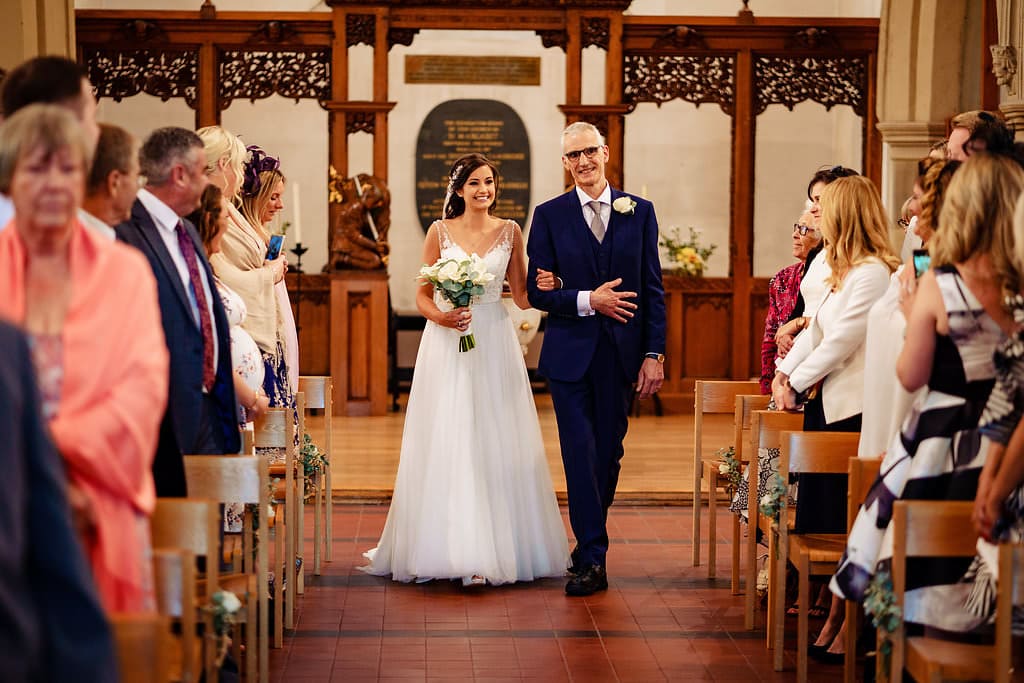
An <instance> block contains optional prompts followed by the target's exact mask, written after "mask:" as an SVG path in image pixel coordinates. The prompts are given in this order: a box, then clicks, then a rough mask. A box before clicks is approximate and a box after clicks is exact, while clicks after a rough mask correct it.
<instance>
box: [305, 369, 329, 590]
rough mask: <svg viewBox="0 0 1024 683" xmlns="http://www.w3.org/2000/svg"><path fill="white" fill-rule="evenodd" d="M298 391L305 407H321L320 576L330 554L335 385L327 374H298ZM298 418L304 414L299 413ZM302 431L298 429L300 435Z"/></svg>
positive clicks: (316, 566) (316, 530)
mask: <svg viewBox="0 0 1024 683" xmlns="http://www.w3.org/2000/svg"><path fill="white" fill-rule="evenodd" d="M299 391H301V392H302V393H303V394H305V396H306V410H307V411H308V410H323V411H324V443H323V448H322V449H321V450H322V451H323V454H324V469H323V471H322V472H321V473H320V482H319V486H317V489H316V495H315V496H314V501H313V509H314V510H315V514H314V517H313V520H314V521H313V575H314V576H320V568H321V563H322V562H323V561H327V562H330V561H331V555H332V548H331V534H332V533H333V530H334V529H333V521H332V517H333V512H334V506H333V503H332V496H331V457H332V456H333V453H334V451H333V448H334V440H333V438H332V435H331V411H333V410H334V405H333V400H332V394H333V391H334V386H333V384H331V378H330V377H329V376H320V375H303V376H301V377H299ZM299 420H301V421H304V420H305V415H303V414H302V413H299ZM302 433H303V432H302V431H301V430H300V436H299V438H302V437H301V434H302Z"/></svg>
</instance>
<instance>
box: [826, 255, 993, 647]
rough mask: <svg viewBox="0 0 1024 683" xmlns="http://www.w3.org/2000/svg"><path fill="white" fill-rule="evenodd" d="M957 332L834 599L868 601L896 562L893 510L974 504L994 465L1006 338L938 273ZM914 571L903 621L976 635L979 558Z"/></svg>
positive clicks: (901, 442) (866, 515) (954, 282)
mask: <svg viewBox="0 0 1024 683" xmlns="http://www.w3.org/2000/svg"><path fill="white" fill-rule="evenodd" d="M936 281H937V282H938V285H939V290H940V291H941V293H942V300H943V302H944V303H945V307H946V313H947V314H948V317H949V334H948V335H939V334H937V335H936V344H935V355H934V358H933V360H932V370H931V375H930V377H929V379H928V386H927V388H926V389H925V390H924V391H922V392H921V393H920V394H919V395H918V396H917V398H916V399H915V401H914V404H913V406H912V408H911V410H910V413H909V414H908V415H907V418H906V419H905V420H904V422H903V427H902V429H901V431H900V434H899V435H898V436H897V437H896V438H895V439H894V440H893V443H892V444H891V445H890V446H889V449H888V450H887V452H886V454H885V458H884V459H883V461H882V468H881V473H880V475H879V478H878V480H877V481H876V482H875V484H874V486H873V487H872V488H871V490H870V492H869V493H868V496H867V499H866V500H865V501H864V504H863V505H862V506H861V509H860V512H859V513H858V515H857V519H856V521H855V522H854V526H853V530H852V531H851V533H850V536H849V539H848V541H847V545H846V553H845V554H844V556H843V559H842V561H841V562H840V564H839V570H838V571H837V572H836V574H835V576H833V578H832V582H831V588H832V592H833V593H835V594H836V595H839V596H840V597H844V598H848V599H851V600H857V601H861V600H863V598H864V592H865V590H866V589H867V587H868V584H869V583H870V581H871V578H872V576H873V575H874V574H875V572H876V571H886V572H888V571H889V567H890V564H891V561H892V528H891V525H890V522H891V520H892V510H893V503H894V502H895V501H896V500H897V499H905V500H973V499H974V495H975V493H976V491H977V487H978V476H979V475H980V474H981V468H982V466H983V465H984V464H985V456H986V454H987V447H984V446H983V445H982V439H981V432H980V430H979V428H978V424H979V420H980V418H981V416H982V412H983V411H984V409H985V404H986V401H987V400H988V397H989V394H990V393H991V391H992V387H993V384H994V382H995V374H996V368H995V363H994V361H993V353H994V352H995V350H996V348H997V347H998V346H999V345H1000V344H1002V343H1003V342H1004V341H1005V340H1006V335H1005V334H1004V332H1003V331H1002V329H1001V328H1000V327H999V325H998V324H996V322H995V321H994V320H993V319H992V318H991V317H990V316H989V315H988V314H987V313H986V312H985V310H984V308H983V307H982V305H981V304H980V303H979V302H978V300H977V299H976V298H975V297H974V295H973V294H972V293H971V292H970V290H968V289H967V287H966V286H965V284H964V282H963V280H962V279H961V278H960V276H959V274H958V273H957V271H956V269H955V268H953V267H951V266H950V267H944V268H941V269H938V270H936ZM914 562H915V564H914V566H913V567H912V571H909V572H908V580H907V592H906V596H905V602H904V618H905V620H906V621H908V622H912V623H917V624H925V625H929V626H934V627H937V628H941V629H944V630H947V631H969V630H972V629H973V628H975V627H976V626H977V625H978V623H979V620H978V618H977V616H976V615H974V614H972V613H971V612H970V610H968V609H967V608H966V603H967V600H968V597H969V595H970V593H971V585H970V584H969V583H966V582H964V581H962V579H963V577H964V574H965V572H966V571H967V569H968V567H969V565H970V563H971V560H970V558H954V559H946V558H924V559H921V558H919V559H917V560H914Z"/></svg>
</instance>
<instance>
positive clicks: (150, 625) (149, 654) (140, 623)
mask: <svg viewBox="0 0 1024 683" xmlns="http://www.w3.org/2000/svg"><path fill="white" fill-rule="evenodd" d="M109 616H110V626H111V630H112V631H113V633H114V646H115V648H116V649H117V667H118V670H119V671H120V674H121V680H122V681H130V682H131V683H167V682H168V681H170V680H171V679H170V674H169V665H168V642H169V639H170V637H171V635H170V628H171V626H170V621H169V620H168V619H167V617H165V616H163V615H161V614H156V613H150V612H143V613H114V614H111V615H109Z"/></svg>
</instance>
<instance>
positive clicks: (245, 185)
mask: <svg viewBox="0 0 1024 683" xmlns="http://www.w3.org/2000/svg"><path fill="white" fill-rule="evenodd" d="M245 149H246V150H248V152H249V158H248V160H246V162H245V169H244V172H243V174H242V176H243V179H242V194H243V195H245V196H246V197H255V196H256V195H257V194H259V191H260V184H261V181H260V173H263V172H264V171H276V170H277V169H278V168H280V167H281V162H280V161H279V160H278V159H275V158H274V157H272V156H268V155H267V153H266V152H264V151H263V150H262V149H260V148H259V146H257V145H249V146H248V147H246V148H245Z"/></svg>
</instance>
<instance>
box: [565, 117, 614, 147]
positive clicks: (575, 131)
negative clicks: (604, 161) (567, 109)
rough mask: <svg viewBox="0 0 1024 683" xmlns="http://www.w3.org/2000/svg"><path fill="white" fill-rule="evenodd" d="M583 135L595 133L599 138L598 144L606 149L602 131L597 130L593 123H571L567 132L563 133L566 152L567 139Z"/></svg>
mask: <svg viewBox="0 0 1024 683" xmlns="http://www.w3.org/2000/svg"><path fill="white" fill-rule="evenodd" d="M581 133H593V134H594V135H596V136H597V144H599V145H601V146H602V147H604V145H605V141H604V136H603V135H601V131H599V130H598V129H597V126H595V125H594V124H592V123H587V122H586V121H577V122H576V123H570V124H569V125H568V126H567V127H566V129H565V130H563V131H562V149H563V150H565V139H566V138H567V137H569V136H570V135H579V134H581Z"/></svg>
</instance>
